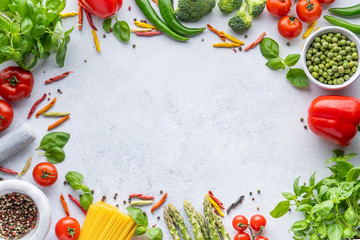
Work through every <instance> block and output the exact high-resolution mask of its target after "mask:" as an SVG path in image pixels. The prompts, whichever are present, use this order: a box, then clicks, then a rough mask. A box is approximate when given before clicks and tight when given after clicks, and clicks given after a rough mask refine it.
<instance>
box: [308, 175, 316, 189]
mask: <svg viewBox="0 0 360 240" xmlns="http://www.w3.org/2000/svg"><path fill="white" fill-rule="evenodd" d="M315 173H316V172H314V173H313V174H312V175H311V176H310V179H309V185H310V187H314V186H315Z"/></svg>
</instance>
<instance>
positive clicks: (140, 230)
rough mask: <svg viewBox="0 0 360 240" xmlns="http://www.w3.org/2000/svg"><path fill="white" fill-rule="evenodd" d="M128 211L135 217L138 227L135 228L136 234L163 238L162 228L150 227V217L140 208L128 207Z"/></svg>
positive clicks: (155, 239)
mask: <svg viewBox="0 0 360 240" xmlns="http://www.w3.org/2000/svg"><path fill="white" fill-rule="evenodd" d="M127 211H128V213H129V214H130V216H131V217H132V218H133V219H134V221H135V222H136V224H137V225H138V227H137V228H136V230H135V235H143V234H145V233H146V235H147V236H148V237H149V238H150V239H151V240H162V239H163V232H162V230H161V229H160V228H157V227H150V228H148V217H147V216H146V215H145V214H144V213H143V211H142V210H141V209H140V208H134V207H128V208H127Z"/></svg>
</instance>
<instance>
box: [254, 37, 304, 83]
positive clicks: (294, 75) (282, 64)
mask: <svg viewBox="0 0 360 240" xmlns="http://www.w3.org/2000/svg"><path fill="white" fill-rule="evenodd" d="M260 52H261V54H262V55H263V56H264V57H265V58H266V59H267V60H268V61H267V63H266V64H265V65H266V66H267V67H268V68H270V69H271V70H274V71H276V70H280V69H282V70H285V68H286V66H287V67H288V68H289V71H288V73H287V74H286V78H287V79H288V80H289V81H290V82H291V84H292V85H294V86H295V87H306V86H308V82H309V79H308V78H307V76H306V74H305V72H304V70H302V69H301V68H292V66H294V65H295V64H296V63H297V62H298V61H299V59H300V54H290V55H288V56H287V57H286V58H285V60H284V59H282V58H280V57H279V44H278V43H277V42H276V41H275V40H273V39H271V38H264V39H263V40H262V41H261V43H260Z"/></svg>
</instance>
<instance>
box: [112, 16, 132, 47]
mask: <svg viewBox="0 0 360 240" xmlns="http://www.w3.org/2000/svg"><path fill="white" fill-rule="evenodd" d="M113 34H114V35H115V37H116V38H117V39H118V40H120V41H122V42H128V41H129V40H130V27H129V24H127V22H125V21H117V22H116V23H115V24H114V26H113Z"/></svg>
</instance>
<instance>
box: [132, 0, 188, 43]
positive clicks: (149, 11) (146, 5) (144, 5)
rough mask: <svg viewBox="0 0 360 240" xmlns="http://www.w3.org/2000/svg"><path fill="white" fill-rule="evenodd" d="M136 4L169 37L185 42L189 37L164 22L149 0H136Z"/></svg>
mask: <svg viewBox="0 0 360 240" xmlns="http://www.w3.org/2000/svg"><path fill="white" fill-rule="evenodd" d="M135 2H136V4H137V5H138V6H139V8H140V10H141V11H142V12H143V13H144V15H145V17H146V18H147V19H149V20H150V22H152V24H154V25H155V26H156V27H157V28H158V29H159V30H161V31H162V32H163V33H165V34H166V35H168V36H169V37H172V38H174V39H175V40H178V41H182V42H185V41H187V40H189V38H186V37H183V36H180V35H179V34H177V33H176V32H174V31H173V30H171V28H170V27H169V26H168V25H166V23H164V21H163V20H161V18H160V17H159V16H158V15H157V13H156V12H155V10H154V9H153V7H152V6H151V4H150V2H149V0H135Z"/></svg>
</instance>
